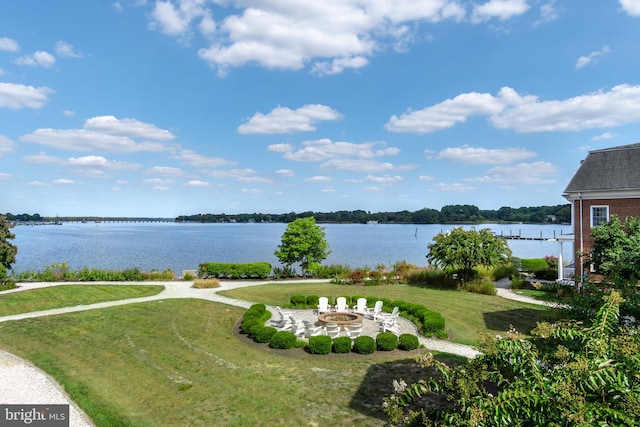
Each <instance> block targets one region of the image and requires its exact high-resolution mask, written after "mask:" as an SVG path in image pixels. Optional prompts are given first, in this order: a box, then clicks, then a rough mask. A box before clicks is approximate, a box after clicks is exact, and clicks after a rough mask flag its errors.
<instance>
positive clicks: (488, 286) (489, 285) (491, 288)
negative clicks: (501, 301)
mask: <svg viewBox="0 0 640 427" xmlns="http://www.w3.org/2000/svg"><path fill="white" fill-rule="evenodd" d="M462 288H463V289H465V290H467V291H469V292H475V293H476V294H483V295H495V294H496V285H495V283H493V282H492V281H490V280H484V279H476V280H473V281H471V282H468V283H465V284H464V285H463V287H462Z"/></svg>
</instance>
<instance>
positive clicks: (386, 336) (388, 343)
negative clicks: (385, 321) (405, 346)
mask: <svg viewBox="0 0 640 427" xmlns="http://www.w3.org/2000/svg"><path fill="white" fill-rule="evenodd" d="M376 347H377V349H378V350H381V351H391V350H395V349H396V348H398V337H397V336H396V335H395V334H393V333H391V332H381V333H379V334H378V336H376Z"/></svg>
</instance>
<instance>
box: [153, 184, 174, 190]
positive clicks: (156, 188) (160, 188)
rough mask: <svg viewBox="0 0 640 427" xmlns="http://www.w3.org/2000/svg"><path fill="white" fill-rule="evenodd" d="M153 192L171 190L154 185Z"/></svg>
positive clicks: (163, 186)
mask: <svg viewBox="0 0 640 427" xmlns="http://www.w3.org/2000/svg"><path fill="white" fill-rule="evenodd" d="M153 190H155V191H169V190H171V187H168V186H166V185H156V186H155V187H153Z"/></svg>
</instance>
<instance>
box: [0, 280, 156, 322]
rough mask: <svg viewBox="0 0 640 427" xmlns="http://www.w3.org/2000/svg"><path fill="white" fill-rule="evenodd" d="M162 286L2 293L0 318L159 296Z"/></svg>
mask: <svg viewBox="0 0 640 427" xmlns="http://www.w3.org/2000/svg"><path fill="white" fill-rule="evenodd" d="M163 289H164V286H159V285H63V286H50V287H46V288H39V289H30V290H27V291H21V292H13V293H8V294H2V293H0V316H9V315H12V314H20V313H29V312H32V311H42V310H50V309H53V308H60V307H71V306H76V305H86V304H95V303H98V302H105V301H117V300H123V299H130V298H140V297H148V296H152V295H156V294H158V293H160V292H162V290H163Z"/></svg>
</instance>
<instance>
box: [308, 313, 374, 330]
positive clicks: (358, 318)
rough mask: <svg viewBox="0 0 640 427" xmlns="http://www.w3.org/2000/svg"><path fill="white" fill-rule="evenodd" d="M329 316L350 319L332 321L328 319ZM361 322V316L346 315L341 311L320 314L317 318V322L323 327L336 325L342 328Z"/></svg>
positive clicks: (356, 314)
mask: <svg viewBox="0 0 640 427" xmlns="http://www.w3.org/2000/svg"><path fill="white" fill-rule="evenodd" d="M331 316H343V317H350V319H348V320H334V319H330V317H331ZM363 320H364V317H362V315H360V314H358V313H347V312H342V311H337V312H336V311H333V312H329V313H322V314H320V315H319V316H318V322H320V323H321V324H323V325H326V324H327V323H336V324H337V325H338V326H342V327H344V326H351V325H352V324H354V323H362V321H363Z"/></svg>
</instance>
